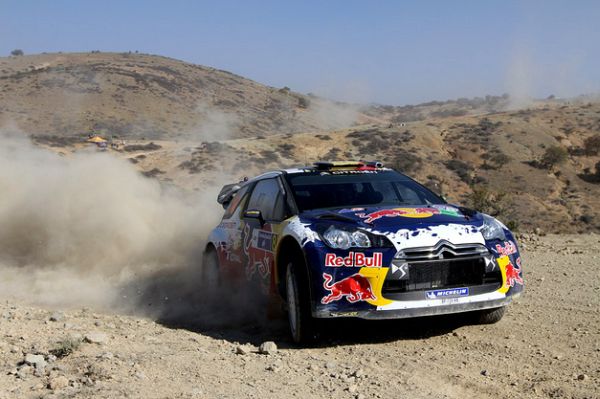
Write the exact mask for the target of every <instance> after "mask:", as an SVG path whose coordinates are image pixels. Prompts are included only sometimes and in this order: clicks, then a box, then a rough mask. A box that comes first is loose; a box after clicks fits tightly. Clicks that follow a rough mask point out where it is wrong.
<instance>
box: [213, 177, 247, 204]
mask: <svg viewBox="0 0 600 399" xmlns="http://www.w3.org/2000/svg"><path fill="white" fill-rule="evenodd" d="M247 181H248V178H247V177H244V178H243V179H242V181H240V182H239V183H232V184H226V185H224V186H223V188H222V189H221V191H220V192H219V195H217V202H218V203H219V204H221V205H223V208H227V206H229V203H230V202H231V200H232V199H233V196H234V195H235V193H237V192H238V191H239V190H240V188H242V185H243V184H244V183H245V182H247Z"/></svg>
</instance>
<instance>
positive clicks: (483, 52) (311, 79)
mask: <svg viewBox="0 0 600 399" xmlns="http://www.w3.org/2000/svg"><path fill="white" fill-rule="evenodd" d="M0 18H1V20H0V21H1V22H0V55H8V54H9V53H10V51H11V50H13V49H15V48H20V49H23V50H24V51H25V53H26V54H32V53H41V52H57V51H63V52H71V51H90V50H101V51H118V52H120V51H128V50H132V51H133V50H138V51H140V52H144V53H152V54H160V55H164V56H168V57H173V58H177V59H181V60H185V61H189V62H193V63H197V64H203V65H208V66H212V67H216V68H220V69H225V70H229V71H231V72H234V73H236V74H239V75H242V76H245V77H248V78H251V79H254V80H256V81H258V82H261V83H265V84H268V85H271V86H276V87H283V86H289V87H290V88H292V89H293V90H297V91H300V92H304V93H307V92H313V93H316V94H321V95H325V96H328V97H331V98H335V99H341V100H349V101H357V102H379V103H388V104H407V103H417V102H423V101H428V100H444V99H449V98H456V97H472V96H483V95H486V94H502V93H504V92H510V93H516V94H518V95H532V96H536V97H546V96H548V95H549V94H555V95H558V96H573V95H577V94H581V93H590V92H598V91H600V1H583V0H582V1H566V0H565V1H509V0H503V1H491V0H490V1H483V0H482V1H476V0H473V1H400V0H398V1H391V0H388V1H384V0H379V1H367V0H365V1H352V0H329V1H326V0H321V1H309V0H305V1H295V2H292V1H285V0H280V1H250V0H246V1H241V0H240V1H222V0H213V1H176V0H173V1H167V0H165V1H125V0H122V1H107V0H97V1H83V0H82V1H67V0H54V1H41V0H40V1H28V0H15V1H9V0H0Z"/></svg>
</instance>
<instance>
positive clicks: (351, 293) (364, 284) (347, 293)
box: [321, 273, 377, 305]
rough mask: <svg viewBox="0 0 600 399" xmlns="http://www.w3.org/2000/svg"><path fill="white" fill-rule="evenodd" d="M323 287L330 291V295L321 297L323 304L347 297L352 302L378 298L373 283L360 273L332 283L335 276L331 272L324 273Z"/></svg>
mask: <svg viewBox="0 0 600 399" xmlns="http://www.w3.org/2000/svg"><path fill="white" fill-rule="evenodd" d="M323 278H324V279H325V281H324V282H323V288H325V289H326V290H327V291H329V295H327V296H325V297H323V299H321V303H322V304H325V305H326V304H328V303H331V302H334V301H339V300H340V299H342V298H344V297H346V300H348V302H350V303H355V302H358V301H366V300H369V299H372V300H376V299H377V298H376V297H375V295H373V291H372V289H371V283H370V282H369V280H367V278H366V277H365V276H361V275H360V274H359V273H356V274H353V275H352V276H349V277H346V278H345V279H342V280H340V281H336V282H335V283H332V282H331V281H332V280H333V277H332V276H331V274H327V273H323Z"/></svg>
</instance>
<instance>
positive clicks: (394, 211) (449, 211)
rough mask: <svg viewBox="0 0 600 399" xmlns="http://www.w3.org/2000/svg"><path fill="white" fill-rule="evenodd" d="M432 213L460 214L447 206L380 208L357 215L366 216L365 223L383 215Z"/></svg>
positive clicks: (419, 216) (428, 214)
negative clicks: (439, 207)
mask: <svg viewBox="0 0 600 399" xmlns="http://www.w3.org/2000/svg"><path fill="white" fill-rule="evenodd" d="M433 215H447V216H456V217H460V216H462V215H461V214H460V212H458V211H456V210H452V209H448V208H444V209H438V208H431V207H426V208H393V209H382V210H380V211H375V212H372V213H369V214H364V213H362V214H358V215H357V216H359V217H361V218H366V219H365V223H372V222H373V221H375V220H377V219H381V218H383V217H389V218H392V217H405V218H416V219H422V218H428V217H431V216H433Z"/></svg>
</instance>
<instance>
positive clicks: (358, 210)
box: [338, 208, 365, 213]
mask: <svg viewBox="0 0 600 399" xmlns="http://www.w3.org/2000/svg"><path fill="white" fill-rule="evenodd" d="M364 210H365V208H350V209H340V210H339V211H338V213H353V212H363V211H364Z"/></svg>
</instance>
